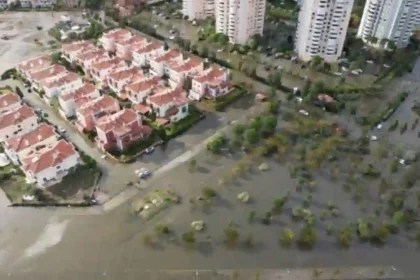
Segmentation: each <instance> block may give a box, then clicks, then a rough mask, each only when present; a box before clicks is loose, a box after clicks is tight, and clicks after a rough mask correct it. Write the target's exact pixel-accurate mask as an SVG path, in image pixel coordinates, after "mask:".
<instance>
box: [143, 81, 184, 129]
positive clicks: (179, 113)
mask: <svg viewBox="0 0 420 280" xmlns="http://www.w3.org/2000/svg"><path fill="white" fill-rule="evenodd" d="M146 102H147V104H149V105H150V106H151V108H152V109H153V111H154V112H155V113H156V117H157V122H158V123H159V122H160V121H159V119H163V120H167V121H168V122H177V121H180V120H182V119H183V118H185V117H187V116H188V114H189V110H188V109H189V108H188V106H189V103H188V99H187V98H186V97H185V96H184V91H183V89H182V87H178V88H175V89H162V90H161V91H160V92H158V91H155V92H154V93H153V95H150V96H149V97H148V98H147V99H146ZM161 124H163V123H162V122H161Z"/></svg>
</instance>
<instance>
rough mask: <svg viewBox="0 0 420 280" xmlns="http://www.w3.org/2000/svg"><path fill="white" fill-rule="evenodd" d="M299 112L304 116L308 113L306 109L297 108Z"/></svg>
mask: <svg viewBox="0 0 420 280" xmlns="http://www.w3.org/2000/svg"><path fill="white" fill-rule="evenodd" d="M299 114H302V115H304V116H309V113H308V111H306V110H299Z"/></svg>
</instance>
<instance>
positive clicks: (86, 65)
mask: <svg viewBox="0 0 420 280" xmlns="http://www.w3.org/2000/svg"><path fill="white" fill-rule="evenodd" d="M109 59H110V58H109V56H108V53H107V51H105V50H104V49H96V50H90V51H86V52H84V53H81V54H79V55H77V58H76V62H77V63H78V64H79V65H80V67H82V69H83V71H85V73H88V71H89V70H90V67H91V65H92V64H95V63H99V62H102V61H106V60H109Z"/></svg>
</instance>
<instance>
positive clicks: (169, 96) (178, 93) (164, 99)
mask: <svg viewBox="0 0 420 280" xmlns="http://www.w3.org/2000/svg"><path fill="white" fill-rule="evenodd" d="M183 92H184V91H183V89H182V88H181V87H178V88H175V89H173V90H170V91H168V92H165V93H159V94H154V95H151V96H149V101H150V102H151V103H153V104H155V105H156V106H158V107H160V106H162V105H163V104H167V103H169V102H174V103H175V104H183V103H185V102H188V99H187V98H185V97H184V96H183Z"/></svg>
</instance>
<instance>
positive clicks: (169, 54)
mask: <svg viewBox="0 0 420 280" xmlns="http://www.w3.org/2000/svg"><path fill="white" fill-rule="evenodd" d="M180 55H181V53H180V52H179V51H178V50H175V49H171V50H169V51H167V52H166V53H164V54H163V55H161V56H158V57H156V58H155V59H154V60H155V61H156V62H166V61H169V60H172V59H174V58H176V57H179V56H180Z"/></svg>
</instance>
